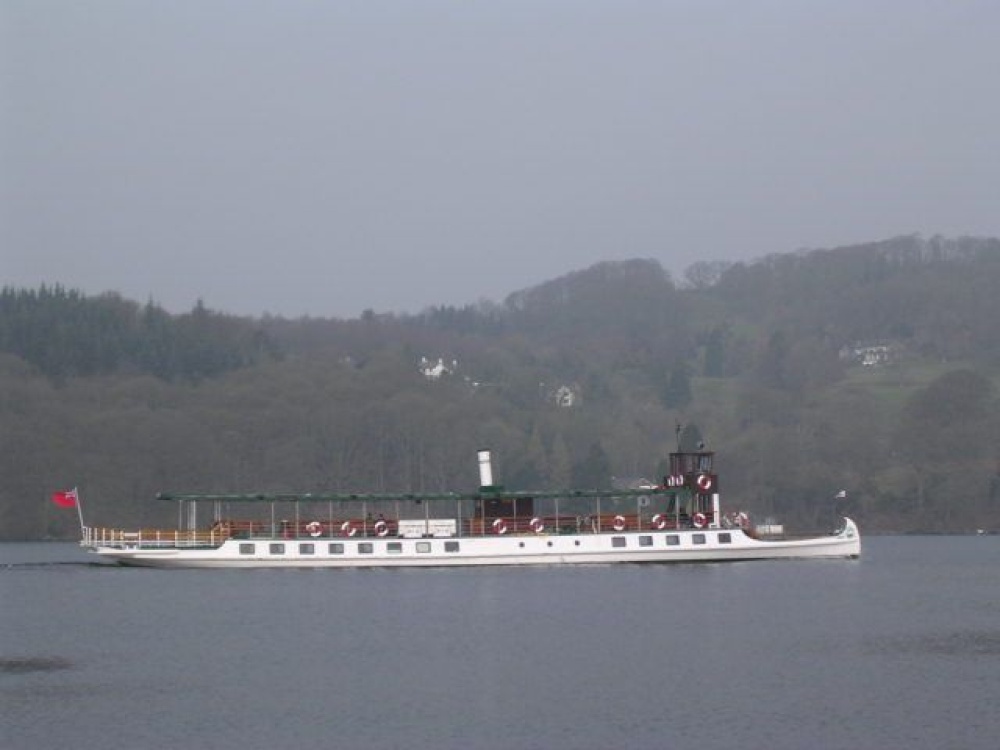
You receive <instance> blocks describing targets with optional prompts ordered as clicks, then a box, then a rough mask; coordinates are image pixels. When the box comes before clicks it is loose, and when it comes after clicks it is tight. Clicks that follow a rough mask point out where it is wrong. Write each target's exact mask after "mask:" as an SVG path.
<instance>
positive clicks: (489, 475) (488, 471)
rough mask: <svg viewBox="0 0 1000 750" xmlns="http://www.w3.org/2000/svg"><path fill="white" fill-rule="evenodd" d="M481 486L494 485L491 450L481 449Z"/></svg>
mask: <svg viewBox="0 0 1000 750" xmlns="http://www.w3.org/2000/svg"><path fill="white" fill-rule="evenodd" d="M479 486H480V487H492V486H493V466H492V464H491V463H490V452H489V451H479Z"/></svg>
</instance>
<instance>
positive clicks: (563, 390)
mask: <svg viewBox="0 0 1000 750" xmlns="http://www.w3.org/2000/svg"><path fill="white" fill-rule="evenodd" d="M553 399H554V400H555V402H556V406H561V407H563V408H564V409H570V408H572V407H574V406H576V405H577V403H578V402H579V400H580V394H579V392H577V390H576V389H575V388H573V387H572V386H569V385H561V386H559V387H558V388H556V391H555V394H553Z"/></svg>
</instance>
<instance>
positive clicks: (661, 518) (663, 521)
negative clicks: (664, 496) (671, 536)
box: [652, 513, 667, 529]
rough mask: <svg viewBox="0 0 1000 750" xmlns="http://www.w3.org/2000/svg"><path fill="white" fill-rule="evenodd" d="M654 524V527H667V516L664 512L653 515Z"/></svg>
mask: <svg viewBox="0 0 1000 750" xmlns="http://www.w3.org/2000/svg"><path fill="white" fill-rule="evenodd" d="M652 524H653V528H654V529H665V528H667V517H666V516H665V515H663V514H662V513H657V514H656V515H655V516H653V520H652Z"/></svg>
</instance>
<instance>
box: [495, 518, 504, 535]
mask: <svg viewBox="0 0 1000 750" xmlns="http://www.w3.org/2000/svg"><path fill="white" fill-rule="evenodd" d="M493 533H495V534H506V533H507V522H506V521H505V520H503V519H502V518H498V519H497V520H495V521H494V522H493Z"/></svg>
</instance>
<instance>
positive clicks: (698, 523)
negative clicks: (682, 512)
mask: <svg viewBox="0 0 1000 750" xmlns="http://www.w3.org/2000/svg"><path fill="white" fill-rule="evenodd" d="M691 522H692V523H694V527H695V528H696V529H703V528H705V524H707V523H708V519H707V518H706V517H705V514H704V513H695V514H694V516H693V517H692V518H691Z"/></svg>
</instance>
